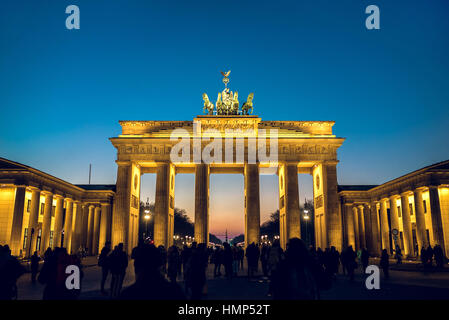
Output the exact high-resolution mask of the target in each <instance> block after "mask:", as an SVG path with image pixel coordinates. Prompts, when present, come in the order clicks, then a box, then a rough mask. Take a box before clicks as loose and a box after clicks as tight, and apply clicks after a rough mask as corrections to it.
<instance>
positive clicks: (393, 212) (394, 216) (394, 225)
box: [389, 196, 401, 250]
mask: <svg viewBox="0 0 449 320" xmlns="http://www.w3.org/2000/svg"><path fill="white" fill-rule="evenodd" d="M396 198H397V197H396V196H390V198H389V201H390V222H391V230H392V231H393V230H394V229H396V230H398V234H399V215H398V206H397V205H396ZM393 237H394V236H393ZM396 245H399V247H400V246H401V244H400V241H399V238H398V240H397V241H396V240H394V238H393V249H394V250H396Z"/></svg>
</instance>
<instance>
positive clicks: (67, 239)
mask: <svg viewBox="0 0 449 320" xmlns="http://www.w3.org/2000/svg"><path fill="white" fill-rule="evenodd" d="M72 221H73V200H72V199H66V205H65V221H64V247H65V248H66V249H67V252H68V253H69V254H70V253H71V252H72V227H73V226H72Z"/></svg>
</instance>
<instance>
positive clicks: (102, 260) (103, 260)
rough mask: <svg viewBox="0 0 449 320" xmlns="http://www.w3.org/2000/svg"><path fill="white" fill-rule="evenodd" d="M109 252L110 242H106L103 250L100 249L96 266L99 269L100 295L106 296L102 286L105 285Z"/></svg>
mask: <svg viewBox="0 0 449 320" xmlns="http://www.w3.org/2000/svg"><path fill="white" fill-rule="evenodd" d="M109 252H111V242H110V241H106V243H105V244H104V247H103V249H101V253H100V256H99V257H98V266H99V267H101V293H102V294H103V295H107V292H106V291H105V290H104V284H105V283H106V279H107V278H108V273H109V265H108V255H109Z"/></svg>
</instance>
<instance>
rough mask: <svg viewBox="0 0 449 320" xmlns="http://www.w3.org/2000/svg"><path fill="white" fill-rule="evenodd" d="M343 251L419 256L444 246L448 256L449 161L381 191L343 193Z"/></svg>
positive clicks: (361, 188) (344, 188)
mask: <svg viewBox="0 0 449 320" xmlns="http://www.w3.org/2000/svg"><path fill="white" fill-rule="evenodd" d="M338 192H339V199H340V210H341V212H342V219H343V222H342V225H343V234H344V236H343V241H344V246H345V247H347V246H349V245H351V246H352V247H353V248H355V249H356V250H358V249H360V248H367V249H368V250H369V251H370V252H371V253H372V254H375V255H379V254H380V251H381V250H382V249H387V251H388V252H389V253H393V252H394V251H393V250H394V249H396V247H397V246H399V247H400V248H401V251H402V253H403V255H404V256H409V257H410V256H411V257H413V256H418V255H419V254H420V252H421V248H422V247H424V248H427V247H428V246H429V245H431V246H432V247H434V246H435V245H440V246H441V247H442V249H443V252H444V253H445V254H446V256H449V160H447V161H443V162H440V163H436V164H433V165H430V166H427V167H425V168H422V169H419V170H416V171H414V172H411V173H409V174H406V175H404V176H402V177H399V178H397V179H394V180H391V181H388V182H386V183H384V184H381V185H377V186H345V185H340V186H339V189H338Z"/></svg>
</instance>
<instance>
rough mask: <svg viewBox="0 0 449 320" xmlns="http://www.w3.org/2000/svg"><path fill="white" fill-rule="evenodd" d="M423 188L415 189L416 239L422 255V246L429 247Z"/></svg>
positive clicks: (419, 253) (419, 252)
mask: <svg viewBox="0 0 449 320" xmlns="http://www.w3.org/2000/svg"><path fill="white" fill-rule="evenodd" d="M422 192H423V191H422V189H415V190H414V191H413V200H414V202H415V212H416V241H417V242H418V255H421V248H422V247H424V248H427V247H428V246H429V243H428V242H427V233H426V218H425V216H424V202H423V198H422Z"/></svg>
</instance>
